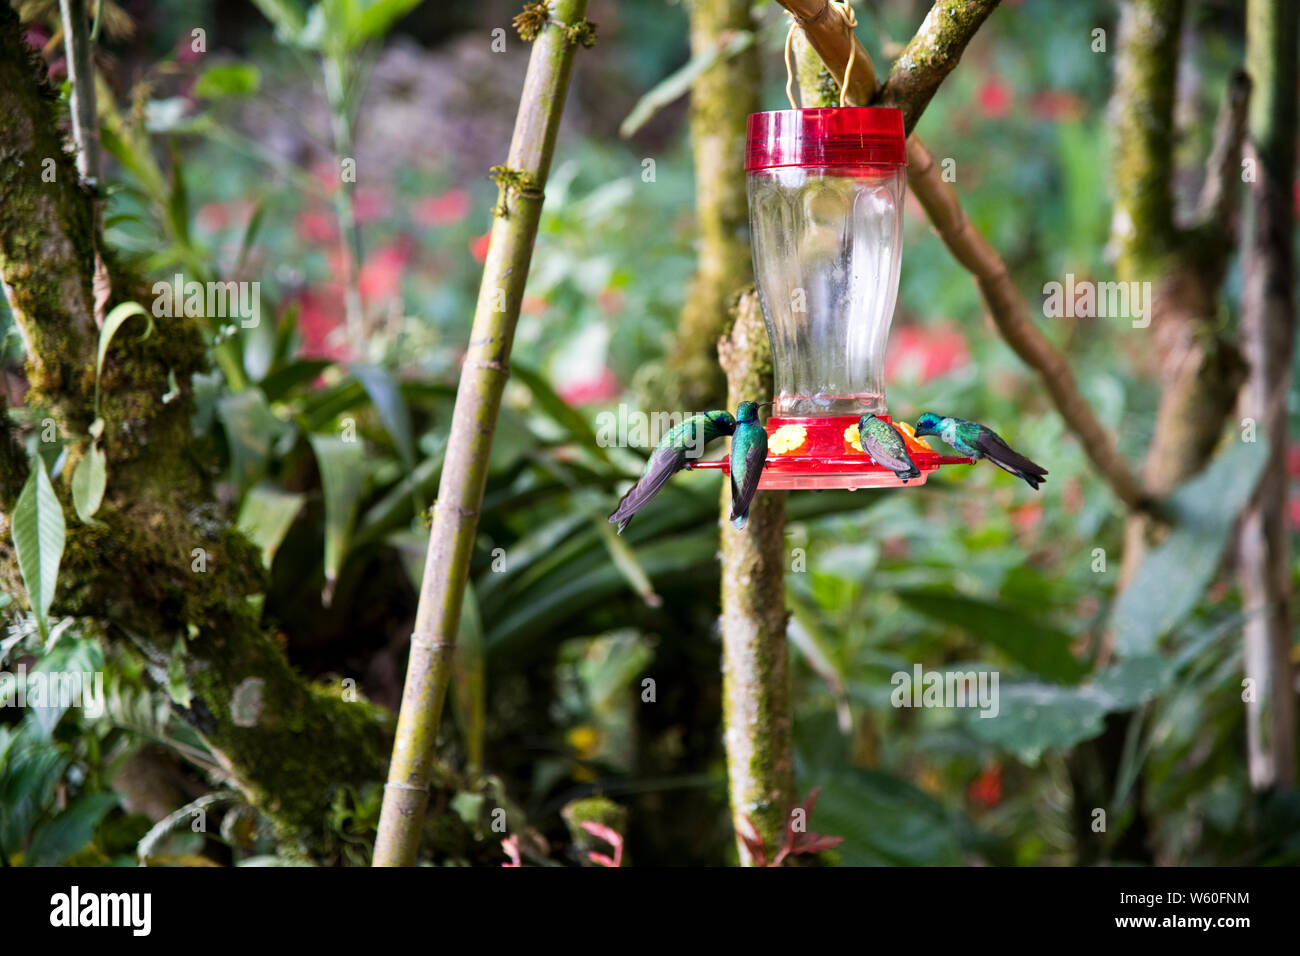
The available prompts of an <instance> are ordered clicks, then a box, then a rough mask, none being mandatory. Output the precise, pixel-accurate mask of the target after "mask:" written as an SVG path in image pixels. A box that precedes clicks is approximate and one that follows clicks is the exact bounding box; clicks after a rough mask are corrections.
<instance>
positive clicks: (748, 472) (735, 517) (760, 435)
mask: <svg viewBox="0 0 1300 956" xmlns="http://www.w3.org/2000/svg"><path fill="white" fill-rule="evenodd" d="M771 404H772V403H771V402H764V403H763V405H771ZM763 405H760V404H759V403H758V402H741V403H740V404H739V405H738V406H736V431H735V433H734V434H733V435H732V436H731V523H732V524H733V525H735V526H736V528H737V529H743V528H744V527H745V522H746V521H748V520H749V506H750V504H751V503H753V501H754V495H755V493H757V491H758V479H759V478H760V477H762V475H763V465H764V464H766V463H767V432H766V431H765V430H764V429H763V426H762V425H760V424H759V422H758V410H759V409H760V408H762V407H763Z"/></svg>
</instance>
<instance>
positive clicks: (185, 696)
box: [167, 634, 191, 710]
mask: <svg viewBox="0 0 1300 956" xmlns="http://www.w3.org/2000/svg"><path fill="white" fill-rule="evenodd" d="M185 653H186V652H185V635H183V634H178V635H177V636H176V643H175V644H173V645H172V653H171V656H170V657H169V658H167V694H168V696H170V697H171V699H172V700H173V701H174V702H175V703H176V704H177V706H180V707H184V708H185V709H186V710H188V709H189V708H190V705H191V697H190V684H189V680H188V679H187V678H186V676H185Z"/></svg>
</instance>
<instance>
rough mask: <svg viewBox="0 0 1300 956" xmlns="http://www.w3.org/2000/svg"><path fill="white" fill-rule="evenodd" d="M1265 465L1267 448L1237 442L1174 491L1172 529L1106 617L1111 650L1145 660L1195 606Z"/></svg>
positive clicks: (1172, 497) (1258, 444)
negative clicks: (1112, 643) (1112, 634)
mask: <svg viewBox="0 0 1300 956" xmlns="http://www.w3.org/2000/svg"><path fill="white" fill-rule="evenodd" d="M1267 461H1268V443H1267V442H1266V441H1264V440H1263V439H1262V438H1261V440H1259V441H1257V442H1242V441H1236V442H1233V443H1232V444H1231V445H1229V446H1228V448H1227V449H1225V450H1224V451H1223V452H1222V453H1221V454H1219V455H1218V456H1217V457H1216V458H1215V459H1214V461H1212V462H1211V463H1210V464H1209V466H1207V467H1206V468H1205V469H1204V470H1203V471H1202V472H1201V473H1200V474H1198V475H1196V476H1195V477H1193V478H1191V479H1190V480H1189V481H1187V482H1186V483H1184V484H1183V485H1182V486H1181V487H1180V488H1179V489H1178V490H1177V491H1175V492H1174V493H1173V495H1172V496H1171V497H1170V501H1169V509H1170V511H1171V513H1172V515H1173V519H1174V527H1173V528H1172V530H1170V532H1169V535H1168V537H1166V538H1165V540H1164V541H1163V542H1161V543H1160V545H1159V546H1158V547H1156V548H1155V549H1154V550H1152V551H1151V552H1150V553H1149V554H1148V555H1147V556H1146V558H1145V559H1144V560H1143V562H1142V564H1141V566H1140V567H1139V568H1138V570H1137V573H1136V574H1135V575H1134V576H1133V581H1132V583H1131V584H1130V585H1129V586H1128V587H1127V588H1126V589H1125V590H1124V592H1123V593H1122V594H1121V595H1120V597H1119V600H1117V601H1116V602H1115V606H1114V608H1113V609H1112V611H1111V618H1110V623H1111V627H1112V628H1114V631H1115V651H1116V653H1118V654H1120V655H1139V656H1140V655H1147V654H1150V653H1152V652H1153V651H1154V650H1155V648H1156V645H1157V642H1158V641H1159V640H1160V638H1161V637H1163V636H1164V635H1165V634H1167V633H1168V632H1169V631H1170V630H1172V629H1173V628H1174V627H1175V626H1176V625H1177V624H1178V623H1179V622H1180V621H1181V620H1183V618H1185V617H1186V616H1187V615H1188V614H1189V613H1191V611H1192V610H1193V609H1194V608H1195V607H1196V605H1197V604H1198V603H1199V602H1200V600H1201V598H1202V596H1203V595H1204V594H1205V589H1206V588H1207V587H1208V586H1209V584H1210V581H1211V580H1212V579H1213V578H1214V574H1215V572H1216V571H1217V570H1218V568H1219V562H1220V560H1221V559H1222V557H1223V552H1224V549H1225V547H1226V546H1227V543H1228V537H1229V534H1230V533H1231V531H1232V526H1233V523H1234V522H1235V521H1236V518H1237V514H1238V512H1240V511H1241V509H1242V507H1243V506H1244V505H1245V504H1246V501H1247V499H1249V498H1250V495H1251V493H1252V492H1253V491H1254V490H1255V485H1256V484H1257V483H1258V482H1259V476H1260V472H1261V471H1262V470H1263V468H1264V464H1265V463H1266V462H1267Z"/></svg>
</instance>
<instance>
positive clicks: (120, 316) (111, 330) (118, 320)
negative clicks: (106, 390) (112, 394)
mask: <svg viewBox="0 0 1300 956" xmlns="http://www.w3.org/2000/svg"><path fill="white" fill-rule="evenodd" d="M133 315H142V316H144V319H145V321H146V322H147V323H148V326H147V327H146V328H145V330H144V335H142V336H140V338H142V339H144V338H148V337H149V334H150V333H151V332H153V316H151V315H150V314H149V313H148V312H146V311H145V308H144V306H142V305H141V304H140V303H139V302H123V303H122V304H121V305H118V306H115V307H114V308H113V309H112V311H110V312H109V313H108V315H106V316H104V327H103V328H102V329H100V330H99V351H98V353H97V354H96V356H95V417H96V418H98V417H99V378H100V376H101V375H103V374H104V356H105V355H107V354H108V346H109V343H110V342H112V341H113V336H114V335H116V334H117V330H118V329H119V328H121V327H122V323H123V322H125V321H126V320H127V319H129V318H131V316H133Z"/></svg>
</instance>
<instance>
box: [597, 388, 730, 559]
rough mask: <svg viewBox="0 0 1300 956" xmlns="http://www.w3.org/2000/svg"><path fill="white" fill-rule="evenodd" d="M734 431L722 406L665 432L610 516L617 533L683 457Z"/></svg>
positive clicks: (682, 463)
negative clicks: (636, 479) (638, 475)
mask: <svg viewBox="0 0 1300 956" xmlns="http://www.w3.org/2000/svg"><path fill="white" fill-rule="evenodd" d="M735 430H736V420H735V419H734V418H732V417H731V412H728V411H726V410H725V409H721V410H718V411H712V412H700V413H698V414H696V415H692V416H691V417H690V418H688V419H686V420H685V421H684V422H682V423H681V424H680V425H677V426H675V427H673V428H670V429H669V430H668V431H666V432H664V436H663V437H662V438H660V439H659V444H658V445H656V446H655V450H654V453H653V454H651V455H650V460H649V461H647V462H646V464H645V470H644V471H643V472H641V478H640V480H638V481H637V483H636V484H635V485H633V486H632V487H631V488H629V489H628V492H627V494H625V495H624V496H623V499H622V500H621V501H620V502H619V503H618V507H617V508H615V509H614V513H613V514H611V515H610V516H609V520H610V521H611V522H613V523H616V524H617V525H618V533H619V534H622V533H623V529H624V528H626V527H627V523H628V522H629V521H631V520H632V516H633V515H634V514H636V513H637V512H638V511H640V510H641V509H642V508H644V507H645V506H646V503H647V502H649V501H650V499H651V498H653V497H654V496H655V495H657V494H658V493H659V489H660V488H662V487H663V486H664V484H665V483H666V482H667V481H668V479H669V478H671V477H672V476H673V475H675V474H677V472H679V471H681V470H682V469H683V468H685V467H686V460H687V458H688V457H689V456H690V455H691V453H692V452H694V453H695V454H696V455H698V454H699V453H700V452H702V451H703V450H704V446H705V445H707V444H708V443H709V442H711V441H713V440H714V439H715V438H721V437H722V436H723V435H730V434H731V433H732V432H734V431H735Z"/></svg>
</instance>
